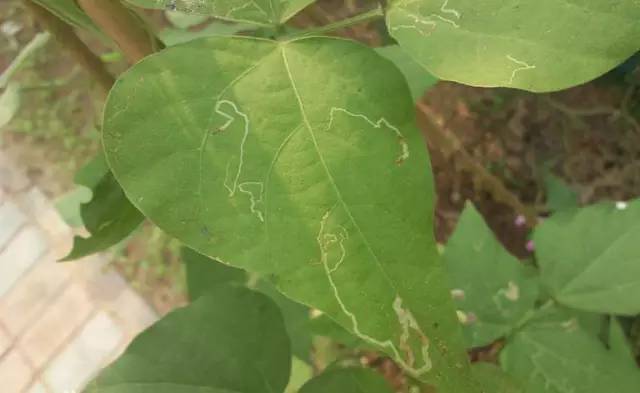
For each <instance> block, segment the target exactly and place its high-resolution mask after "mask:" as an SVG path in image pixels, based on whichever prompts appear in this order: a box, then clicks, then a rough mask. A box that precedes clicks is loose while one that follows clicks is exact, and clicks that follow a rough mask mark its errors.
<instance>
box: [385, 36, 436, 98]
mask: <svg viewBox="0 0 640 393" xmlns="http://www.w3.org/2000/svg"><path fill="white" fill-rule="evenodd" d="M376 52H378V54H380V55H381V56H382V57H385V58H387V59H389V60H391V61H392V62H393V64H395V65H396V67H398V69H399V70H400V72H402V73H403V74H404V77H405V78H406V80H407V83H408V84H409V90H411V96H412V97H413V100H414V101H418V100H420V99H421V98H422V96H423V95H424V93H425V92H426V91H427V90H428V89H429V88H430V87H432V86H433V85H435V84H436V83H438V78H436V77H434V76H433V75H431V74H430V73H428V72H427V71H426V70H425V69H424V68H423V67H422V66H420V64H418V63H416V61H415V60H413V59H412V58H411V56H409V55H408V54H407V53H406V52H405V51H404V50H403V49H402V48H401V47H400V46H398V45H389V46H383V47H380V48H376Z"/></svg>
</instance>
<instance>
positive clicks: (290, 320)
mask: <svg viewBox="0 0 640 393" xmlns="http://www.w3.org/2000/svg"><path fill="white" fill-rule="evenodd" d="M181 254H182V260H183V261H184V262H185V264H186V267H187V288H188V290H189V297H190V298H191V300H195V299H197V298H198V297H200V296H202V295H204V294H206V293H208V292H210V291H211V290H213V289H216V288H218V287H219V286H221V285H225V284H231V285H241V286H246V285H247V284H249V283H248V274H247V273H246V272H245V271H244V270H242V269H238V268H235V267H232V266H228V265H225V264H223V263H221V262H218V261H215V260H213V259H211V258H209V257H206V256H204V255H202V254H199V253H197V252H196V251H193V250H192V249H190V248H188V247H183V248H182V250H181ZM252 284H253V286H254V287H253V288H252V289H255V290H257V291H259V292H262V293H264V294H265V295H267V296H269V297H270V298H271V299H272V300H273V301H274V302H275V303H276V304H277V305H278V307H279V308H280V311H281V312H282V314H283V317H284V322H285V325H286V326H287V332H288V333H289V338H290V339H291V350H292V352H293V354H294V355H295V356H297V357H298V358H300V359H302V360H304V361H309V354H310V351H311V334H310V330H309V321H310V311H309V309H308V308H307V307H305V306H303V305H301V304H299V303H296V302H294V301H292V300H290V299H288V298H286V297H284V296H283V295H282V294H280V293H279V292H278V291H277V290H276V289H275V288H274V287H273V285H271V284H270V283H269V282H267V281H266V280H264V279H263V280H259V281H257V282H256V283H252Z"/></svg>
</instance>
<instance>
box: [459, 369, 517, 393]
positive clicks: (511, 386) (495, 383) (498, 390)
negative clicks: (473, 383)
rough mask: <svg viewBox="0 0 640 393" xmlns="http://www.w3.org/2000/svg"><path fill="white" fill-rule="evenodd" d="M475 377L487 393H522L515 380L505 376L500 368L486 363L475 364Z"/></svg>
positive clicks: (473, 371) (473, 370)
mask: <svg viewBox="0 0 640 393" xmlns="http://www.w3.org/2000/svg"><path fill="white" fill-rule="evenodd" d="M471 371H472V373H473V376H474V377H475V378H476V380H477V381H478V384H480V386H482V387H483V388H484V389H485V390H486V391H487V392H491V393H522V389H520V387H519V386H518V384H516V382H515V381H513V379H512V378H511V377H510V376H508V375H507V374H505V372H504V371H502V370H501V369H500V367H498V366H496V365H494V364H492V363H486V362H477V363H473V365H472V366H471Z"/></svg>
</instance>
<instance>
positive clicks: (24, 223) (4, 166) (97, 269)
mask: <svg viewBox="0 0 640 393" xmlns="http://www.w3.org/2000/svg"><path fill="white" fill-rule="evenodd" d="M71 239H72V232H71V229H70V228H69V227H68V226H67V225H66V224H65V223H64V222H63V221H62V219H61V218H60V216H59V215H58V213H57V211H56V210H55V208H54V207H53V204H52V203H51V201H49V200H48V199H47V198H46V197H45V196H44V194H43V193H42V192H40V191H39V190H38V188H36V187H34V186H33V185H32V184H31V183H30V182H29V180H28V179H27V178H26V177H25V176H24V175H23V174H21V173H20V171H19V170H18V168H16V167H15V165H13V164H12V163H11V162H10V161H9V159H8V158H7V157H6V155H3V153H2V152H1V151H0V391H2V392H3V393H4V392H6V393H72V392H79V391H80V390H81V388H82V387H83V386H84V385H85V384H86V382H87V381H88V380H89V379H90V378H91V377H92V376H94V375H95V374H96V372H97V371H98V370H99V369H100V368H101V367H103V366H104V365H106V364H107V363H108V362H109V361H111V360H112V359H113V358H115V357H116V356H117V355H118V354H119V353H121V351H122V350H123V349H124V348H125V347H126V345H127V344H128V343H129V342H130V341H131V339H132V338H133V337H134V336H135V335H136V334H137V333H139V332H140V331H141V330H142V329H144V328H145V327H147V326H148V325H150V324H151V323H152V322H153V321H154V320H156V314H155V313H154V312H153V310H152V309H151V308H150V307H149V305H147V303H145V302H144V301H143V299H142V298H140V296H138V294H136V293H135V292H134V291H133V290H132V289H131V288H130V287H129V286H128V285H127V283H126V282H125V281H124V280H123V279H122V277H121V276H120V275H119V274H117V273H115V272H114V271H111V270H108V269H105V265H106V262H107V260H106V259H105V257H104V256H93V257H88V258H85V259H84V260H80V261H76V262H66V263H56V259H58V258H60V257H61V256H64V255H65V254H66V252H67V251H68V250H69V249H70V247H71Z"/></svg>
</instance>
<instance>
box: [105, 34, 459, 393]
mask: <svg viewBox="0 0 640 393" xmlns="http://www.w3.org/2000/svg"><path fill="white" fill-rule="evenodd" d="M193 59H198V61H197V62H196V61H193ZM327 59H331V61H327ZM365 65H366V67H367V69H368V70H370V72H367V73H363V72H362V67H364V66H365ZM310 75H313V77H309V76H310ZM105 111H106V112H105V118H104V132H103V142H104V145H105V149H106V152H107V160H108V162H109V164H110V166H111V168H112V170H113V171H114V174H115V176H116V177H117V179H118V181H119V182H120V184H121V185H122V186H123V187H124V189H125V190H126V192H127V195H129V196H130V197H131V200H132V201H133V203H134V204H135V205H136V206H137V207H138V208H139V209H140V210H141V211H142V212H143V213H144V214H145V215H146V216H148V217H150V218H151V220H152V221H153V222H154V223H156V224H157V225H158V226H160V227H161V228H162V229H163V230H165V231H166V232H167V233H169V234H171V235H173V236H175V237H177V238H178V239H180V240H181V241H182V242H184V243H185V244H186V245H188V246H189V247H191V248H193V249H195V250H197V251H198V252H200V253H202V254H204V255H207V256H210V257H212V258H214V259H217V260H220V261H224V262H225V263H227V264H230V265H233V266H236V267H239V268H243V269H245V270H248V271H251V272H253V273H256V274H258V275H260V276H266V277H273V279H274V282H275V284H276V285H277V287H278V289H279V290H280V291H281V292H283V293H284V294H285V295H287V296H289V297H291V298H293V299H294V300H296V301H297V302H300V303H303V304H307V305H309V306H312V307H314V308H317V309H320V310H322V311H323V312H325V313H326V314H327V315H329V316H330V317H331V318H332V319H334V320H336V321H338V322H339V323H340V324H341V325H342V326H344V327H346V328H347V329H349V330H350V331H351V332H354V333H355V334H356V335H358V336H359V337H360V338H361V339H363V340H365V341H367V342H369V343H370V344H375V345H376V347H378V348H380V349H382V350H385V351H386V352H387V353H389V354H390V355H391V356H393V357H394V359H395V360H396V361H398V362H399V363H401V364H403V366H404V368H405V370H407V371H408V372H410V373H412V374H414V375H418V376H420V377H421V378H423V379H428V378H431V377H432V378H433V379H434V380H435V382H436V383H440V384H444V385H446V386H443V387H442V389H443V391H447V390H451V391H456V392H464V391H466V390H465V389H467V387H464V385H465V384H467V383H469V382H468V381H467V380H466V379H465V378H463V377H462V376H463V375H465V374H466V372H467V371H468V368H467V367H465V364H466V362H467V360H466V354H465V352H464V350H463V346H462V343H461V340H460V331H459V326H458V323H457V320H456V318H455V313H454V311H453V305H452V301H451V299H450V295H449V284H448V282H447V277H446V273H445V272H444V269H443V266H442V265H441V264H440V261H439V258H438V254H437V251H436V245H435V241H434V236H433V232H432V231H433V230H432V228H433V217H432V216H433V183H432V178H431V170H430V166H429V159H428V156H427V151H426V149H425V147H424V140H423V138H422V135H421V133H420V132H419V131H418V130H417V129H416V127H415V123H414V122H415V119H414V117H415V115H414V109H413V102H412V100H411V98H410V95H409V92H408V89H407V87H406V83H405V82H404V80H403V77H402V75H401V74H400V73H399V72H398V71H397V70H396V68H395V67H393V65H392V64H391V63H389V62H388V61H385V60H382V58H381V57H380V56H378V55H377V54H376V53H375V52H374V51H373V50H371V49H369V48H367V47H364V46H361V45H359V44H356V43H354V42H352V41H348V40H342V39H334V38H308V39H300V40H294V41H288V42H275V41H269V40H263V39H253V38H240V37H234V38H227V37H225V38H222V37H217V38H209V39H200V40H196V41H191V42H189V43H187V44H182V45H178V46H174V47H171V48H168V49H167V50H165V51H163V52H161V53H159V54H156V55H152V56H150V57H148V58H146V59H145V60H143V61H142V62H140V63H138V64H137V65H136V66H134V67H133V68H132V69H130V70H129V71H128V72H126V73H124V74H123V75H122V76H121V77H120V79H119V80H118V81H117V82H116V84H115V86H114V88H113V90H112V92H111V94H110V97H109V100H108V102H107V105H106V109H105ZM372 174H375V176H373V175H372ZM372 310H375V312H372ZM432 369H433V370H437V373H435V372H434V373H429V374H428V372H429V371H431V370H432ZM448 384H450V385H448ZM470 389H471V388H470Z"/></svg>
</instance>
